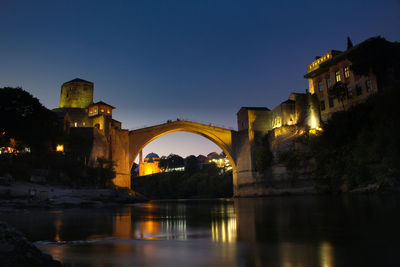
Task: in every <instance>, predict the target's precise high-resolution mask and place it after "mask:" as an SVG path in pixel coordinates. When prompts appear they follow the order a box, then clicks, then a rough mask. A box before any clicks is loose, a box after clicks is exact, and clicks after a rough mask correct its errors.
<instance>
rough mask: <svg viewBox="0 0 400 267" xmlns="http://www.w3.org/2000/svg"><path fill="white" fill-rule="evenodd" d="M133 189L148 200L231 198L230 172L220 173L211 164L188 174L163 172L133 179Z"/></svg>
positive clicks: (231, 182) (231, 181) (231, 183)
mask: <svg viewBox="0 0 400 267" xmlns="http://www.w3.org/2000/svg"><path fill="white" fill-rule="evenodd" d="M133 188H134V190H135V191H136V192H139V193H141V194H143V195H145V196H147V197H150V198H153V199H154V198H204V197H232V195H233V180H232V172H223V173H221V172H220V171H219V169H218V168H217V167H216V166H215V165H213V164H211V165H209V166H205V167H204V168H203V169H201V170H199V171H197V172H195V173H193V174H189V173H188V172H165V173H157V174H153V175H149V176H142V177H135V178H134V179H133Z"/></svg>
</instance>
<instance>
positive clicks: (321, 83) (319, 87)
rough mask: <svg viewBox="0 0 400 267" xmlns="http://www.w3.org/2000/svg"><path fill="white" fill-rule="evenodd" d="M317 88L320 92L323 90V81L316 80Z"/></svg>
mask: <svg viewBox="0 0 400 267" xmlns="http://www.w3.org/2000/svg"><path fill="white" fill-rule="evenodd" d="M318 90H319V91H320V92H321V91H323V90H324V83H323V82H322V81H319V82H318Z"/></svg>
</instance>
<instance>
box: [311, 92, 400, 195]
mask: <svg viewBox="0 0 400 267" xmlns="http://www.w3.org/2000/svg"><path fill="white" fill-rule="evenodd" d="M398 99H400V86H395V87H393V88H391V89H387V90H385V91H384V92H380V93H378V94H376V95H374V96H372V97H370V98H369V99H368V100H367V102H366V103H363V104H359V105H357V106H355V107H352V108H350V109H349V110H347V111H345V112H337V113H334V114H333V116H332V118H331V119H330V120H329V121H328V123H327V125H326V126H325V128H324V132H323V134H321V135H320V136H318V137H315V138H312V139H311V140H310V146H311V150H312V153H313V157H314V158H315V173H314V178H315V180H316V181H317V182H318V184H319V185H322V186H324V187H325V188H326V189H327V190H329V191H338V190H340V189H341V188H342V187H343V186H345V187H347V188H350V189H351V188H354V187H356V186H360V185H363V184H368V183H371V182H378V183H379V182H381V181H382V180H383V179H384V178H386V177H400V166H399V165H398V162H400V137H399V134H398V133H399V132H400V118H399V116H398V104H397V102H398Z"/></svg>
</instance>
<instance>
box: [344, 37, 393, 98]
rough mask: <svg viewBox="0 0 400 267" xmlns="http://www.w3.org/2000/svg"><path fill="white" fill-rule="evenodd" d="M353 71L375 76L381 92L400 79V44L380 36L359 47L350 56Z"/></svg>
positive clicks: (358, 73) (357, 73)
mask: <svg viewBox="0 0 400 267" xmlns="http://www.w3.org/2000/svg"><path fill="white" fill-rule="evenodd" d="M348 58H349V60H350V61H351V63H352V64H351V67H350V68H351V70H352V71H353V72H354V74H356V75H364V76H367V75H369V74H370V73H371V72H372V73H373V74H375V76H376V79H377V84H378V89H379V90H381V89H382V88H383V87H386V86H388V85H390V84H393V82H394V81H397V82H398V81H399V77H400V43H398V42H393V43H392V42H388V41H387V40H386V39H384V38H382V37H380V36H378V37H374V38H370V39H368V40H367V41H365V42H363V43H361V44H359V45H357V49H353V50H352V51H351V52H350V53H349V55H348Z"/></svg>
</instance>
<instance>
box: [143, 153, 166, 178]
mask: <svg viewBox="0 0 400 267" xmlns="http://www.w3.org/2000/svg"><path fill="white" fill-rule="evenodd" d="M159 163H160V157H159V156H158V155H157V154H156V153H153V152H152V153H150V154H148V155H147V156H146V157H145V158H144V160H142V152H140V154H139V176H145V175H152V174H155V173H159V172H161V170H160V167H159Z"/></svg>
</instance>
